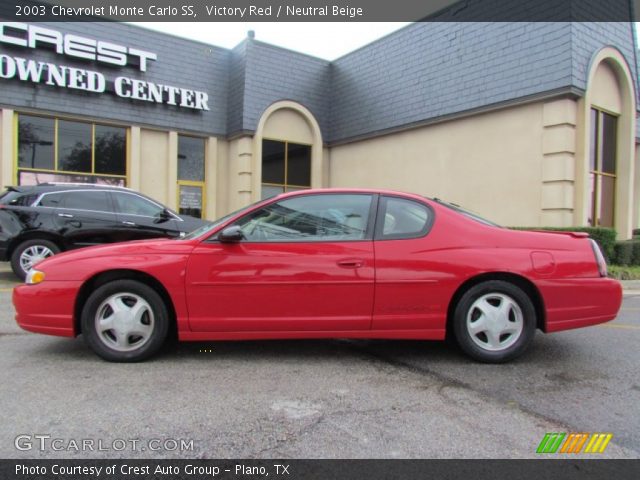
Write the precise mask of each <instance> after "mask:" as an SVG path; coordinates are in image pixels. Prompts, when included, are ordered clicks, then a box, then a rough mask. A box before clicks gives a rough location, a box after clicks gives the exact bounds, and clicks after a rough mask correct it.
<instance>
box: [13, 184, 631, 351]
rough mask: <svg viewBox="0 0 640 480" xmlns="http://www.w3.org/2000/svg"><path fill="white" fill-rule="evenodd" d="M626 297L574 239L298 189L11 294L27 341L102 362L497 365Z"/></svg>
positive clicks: (43, 274) (43, 268) (86, 254)
mask: <svg viewBox="0 0 640 480" xmlns="http://www.w3.org/2000/svg"><path fill="white" fill-rule="evenodd" d="M621 301H622V290H621V286H620V284H619V282H617V281H615V280H612V279H609V278H607V267H606V263H605V260H604V258H603V256H602V253H601V251H600V248H599V247H598V245H597V243H596V242H595V241H593V240H592V239H589V238H588V237H587V235H586V234H581V233H566V232H562V233H550V232H533V231H515V230H510V229H506V228H501V227H499V226H497V225H494V224H492V223H490V222H488V221H486V220H484V219H482V218H480V217H478V216H476V215H475V214H472V213H470V212H467V211H465V210H463V209H461V208H460V207H458V206H456V205H453V204H448V203H446V202H443V201H440V200H438V199H428V198H425V197H422V196H419V195H412V194H405V193H398V192H392V191H374V190H336V189H330V190H305V191H302V192H294V193H287V194H283V195H280V196H277V197H274V198H271V199H269V200H265V201H262V202H258V203H256V204H254V205H251V206H249V207H247V208H245V209H243V210H241V211H239V212H236V213H234V214H231V215H228V216H226V217H224V218H222V219H220V220H218V221H217V222H214V223H213V224H210V225H207V226H204V227H202V228H200V229H198V230H195V231H193V232H192V233H190V234H188V235H187V236H186V237H183V238H180V239H162V240H144V241H137V242H126V243H120V244H112V245H107V246H97V247H90V248H86V249H82V250H78V251H74V252H66V253H61V254H59V255H55V256H53V257H50V258H48V259H46V260H44V261H42V262H40V263H38V264H37V265H36V266H35V267H34V268H33V269H32V270H30V271H29V274H28V276H27V280H26V284H25V285H21V286H19V287H17V288H15V289H14V293H13V302H14V305H15V308H16V312H17V313H16V320H17V322H18V324H19V325H20V326H21V327H22V328H23V329H25V330H29V331H32V332H38V333H45V334H49V335H59V336H66V337H75V336H77V335H79V334H82V335H83V337H84V338H85V341H86V343H87V344H88V345H89V347H90V348H91V349H92V350H93V351H94V352H95V353H97V354H98V355H99V356H101V357H102V358H104V359H106V360H110V361H116V362H131V361H140V360H144V359H146V358H148V357H150V356H152V355H153V354H154V353H156V352H157V351H158V349H159V348H160V347H161V346H162V345H163V343H164V342H165V341H166V340H167V338H168V336H169V335H177V337H178V339H179V340H183V341H210V340H246V339H293V338H386V339H416V340H418V339H425V340H426V339H428V340H442V339H444V338H445V337H450V338H452V339H455V341H456V342H457V343H458V344H459V346H460V347H461V349H462V350H463V351H464V352H465V353H466V354H467V355H469V356H470V357H472V358H473V359H475V360H479V361H482V362H505V361H509V360H512V359H514V358H516V357H518V356H519V355H521V354H522V353H523V352H524V351H525V349H526V348H527V347H528V346H529V345H530V344H531V342H532V339H533V337H534V333H535V331H536V330H541V331H542V332H545V333H550V332H556V331H559V330H567V329H572V328H578V327H585V326H588V325H595V324H598V323H602V322H606V321H609V320H612V319H614V318H615V317H616V315H617V313H618V310H619V308H620V305H621Z"/></svg>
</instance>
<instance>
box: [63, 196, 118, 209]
mask: <svg viewBox="0 0 640 480" xmlns="http://www.w3.org/2000/svg"><path fill="white" fill-rule="evenodd" d="M64 208H69V209H73V210H87V211H92V212H108V213H112V209H111V205H110V203H109V197H108V195H107V192H104V191H96V192H89V191H79V192H67V195H66V197H65V200H64Z"/></svg>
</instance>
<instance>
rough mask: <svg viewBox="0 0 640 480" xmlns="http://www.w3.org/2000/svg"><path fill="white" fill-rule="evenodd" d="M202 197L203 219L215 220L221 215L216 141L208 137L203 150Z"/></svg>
mask: <svg viewBox="0 0 640 480" xmlns="http://www.w3.org/2000/svg"><path fill="white" fill-rule="evenodd" d="M204 152H205V157H204V195H205V210H204V217H205V218H207V219H209V220H215V219H217V218H218V217H219V216H221V213H220V212H218V192H217V188H216V185H217V183H218V139H217V138H216V137H209V138H207V140H206V145H205V148H204Z"/></svg>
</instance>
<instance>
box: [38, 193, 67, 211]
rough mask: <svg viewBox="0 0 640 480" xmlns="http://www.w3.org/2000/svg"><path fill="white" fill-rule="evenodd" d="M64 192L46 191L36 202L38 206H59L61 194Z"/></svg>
mask: <svg viewBox="0 0 640 480" xmlns="http://www.w3.org/2000/svg"><path fill="white" fill-rule="evenodd" d="M63 195H64V192H56V193H46V194H44V195H43V196H42V198H40V201H39V202H38V206H39V207H52V208H55V207H59V206H60V205H61V204H62V196H63Z"/></svg>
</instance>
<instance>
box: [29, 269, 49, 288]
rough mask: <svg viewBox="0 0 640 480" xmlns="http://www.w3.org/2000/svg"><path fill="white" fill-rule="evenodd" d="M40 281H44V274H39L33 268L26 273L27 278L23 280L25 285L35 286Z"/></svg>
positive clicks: (39, 272) (38, 271)
mask: <svg viewBox="0 0 640 480" xmlns="http://www.w3.org/2000/svg"><path fill="white" fill-rule="evenodd" d="M42 281H44V272H41V271H40V270H36V269H34V268H32V269H31V270H29V272H28V273H27V278H26V279H25V283H26V284H27V285H36V284H38V283H40V282H42Z"/></svg>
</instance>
